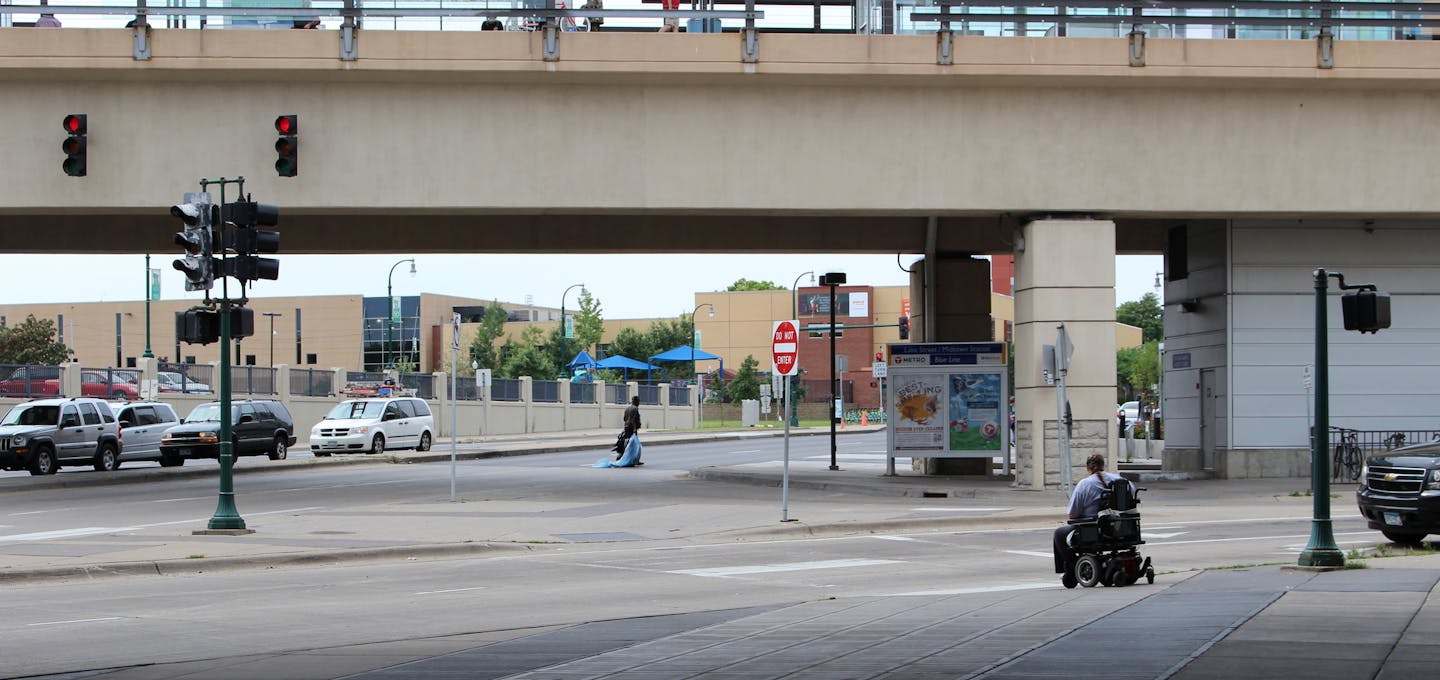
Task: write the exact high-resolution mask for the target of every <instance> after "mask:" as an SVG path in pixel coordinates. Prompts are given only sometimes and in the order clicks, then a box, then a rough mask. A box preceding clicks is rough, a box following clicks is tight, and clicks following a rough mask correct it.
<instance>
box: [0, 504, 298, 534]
mask: <svg viewBox="0 0 1440 680" xmlns="http://www.w3.org/2000/svg"><path fill="white" fill-rule="evenodd" d="M322 509H324V506H320V505H317V506H313V507H309V508H291V509H289V510H270V511H267V512H250V513H246V515H247V516H249V517H260V516H263V515H283V514H289V513H296V512H305V511H308V510H322ZM208 519H209V518H207V517H201V518H191V519H177V520H174V521H170V522H156V523H154V524H137V525H135V526H129V527H81V528H78V529H58V530H56V531H38V532H34V533H29V534H12V535H10V536H0V543H3V542H28V541H50V540H54V539H57V538H78V537H81V536H98V535H101V534H118V533H121V532H126V531H139V530H140V529H153V528H155V527H166V526H174V525H177V524H199V523H202V522H205V521H208Z"/></svg>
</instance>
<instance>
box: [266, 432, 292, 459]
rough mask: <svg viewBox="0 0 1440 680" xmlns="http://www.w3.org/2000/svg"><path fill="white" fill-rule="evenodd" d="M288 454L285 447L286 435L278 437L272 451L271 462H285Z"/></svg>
mask: <svg viewBox="0 0 1440 680" xmlns="http://www.w3.org/2000/svg"><path fill="white" fill-rule="evenodd" d="M288 453H289V451H288V449H287V447H286V446H285V435H283V434H282V435H280V436H278V437H276V438H275V446H273V447H271V449H270V460H285V456H286V455H287V454H288Z"/></svg>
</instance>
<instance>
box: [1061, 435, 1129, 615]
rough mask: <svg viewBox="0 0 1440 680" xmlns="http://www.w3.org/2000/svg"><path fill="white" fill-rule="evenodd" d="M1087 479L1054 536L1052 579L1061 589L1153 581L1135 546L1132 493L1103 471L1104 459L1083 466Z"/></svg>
mask: <svg viewBox="0 0 1440 680" xmlns="http://www.w3.org/2000/svg"><path fill="white" fill-rule="evenodd" d="M1085 469H1086V471H1087V472H1089V474H1088V475H1087V476H1086V477H1085V478H1084V479H1082V480H1080V481H1079V482H1078V483H1077V484H1076V485H1075V490H1074V491H1073V492H1072V493H1071V495H1070V511H1069V515H1070V516H1069V521H1068V522H1067V523H1066V524H1065V525H1064V526H1062V527H1059V528H1057V529H1056V530H1055V537H1054V551H1055V573H1057V574H1061V575H1062V576H1061V582H1062V583H1063V584H1064V585H1065V587H1066V588H1074V587H1075V586H1076V585H1077V583H1078V584H1080V585H1084V586H1085V587H1087V588H1088V587H1090V586H1093V585H1095V584H1096V583H1104V584H1105V585H1128V584H1130V583H1134V582H1135V581H1136V580H1137V579H1139V577H1140V576H1141V575H1142V574H1143V575H1145V576H1146V577H1147V578H1150V579H1152V582H1153V578H1154V576H1153V574H1154V572H1153V571H1152V570H1151V568H1150V560H1149V558H1146V559H1145V560H1144V562H1143V563H1142V562H1141V561H1140V555H1139V554H1138V553H1137V552H1136V551H1135V546H1137V545H1139V544H1142V543H1144V541H1142V540H1140V516H1139V513H1138V512H1137V511H1135V505H1136V504H1137V503H1138V502H1139V501H1138V499H1137V494H1136V491H1137V489H1136V488H1135V486H1134V485H1133V484H1131V483H1130V481H1129V480H1127V479H1125V478H1123V477H1121V476H1120V475H1116V474H1113V473H1109V472H1106V471H1105V457H1104V456H1102V455H1100V454H1098V453H1097V454H1094V455H1091V456H1090V457H1089V458H1087V459H1086V460H1085Z"/></svg>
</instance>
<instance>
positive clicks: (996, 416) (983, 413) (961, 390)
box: [948, 372, 1008, 452]
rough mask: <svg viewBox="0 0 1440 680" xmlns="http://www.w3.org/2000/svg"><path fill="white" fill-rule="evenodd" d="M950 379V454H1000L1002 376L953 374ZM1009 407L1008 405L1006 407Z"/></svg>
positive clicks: (976, 373)
mask: <svg viewBox="0 0 1440 680" xmlns="http://www.w3.org/2000/svg"><path fill="white" fill-rule="evenodd" d="M948 377H949V378H950V395H949V396H950V438H949V442H948V443H949V449H950V450H951V451H997V452H998V451H999V450H1000V442H1001V441H1002V440H1003V439H1004V436H1003V435H1004V433H1005V428H1004V427H1003V424H1004V423H1003V422H1002V421H1001V420H1000V418H1001V417H1002V412H1001V404H1002V402H1003V401H1006V400H1005V397H1004V391H1003V383H1002V382H1001V374H1000V373H999V372H993V373H979V372H970V373H954V374H951V375H950V376H948ZM1006 406H1007V407H1008V404H1007V405H1006Z"/></svg>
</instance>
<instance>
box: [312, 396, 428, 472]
mask: <svg viewBox="0 0 1440 680" xmlns="http://www.w3.org/2000/svg"><path fill="white" fill-rule="evenodd" d="M434 429H435V418H434V416H432V415H431V414H430V407H429V405H427V404H426V403H425V400H423V399H416V398H413V397H378V398H373V399H350V400H347V401H342V402H340V403H339V404H337V405H336V406H335V408H332V409H330V412H329V413H327V414H325V417H324V418H322V419H321V420H320V422H319V423H317V424H316V425H315V427H312V428H310V451H311V452H312V453H314V454H315V455H317V456H320V457H322V458H323V457H325V456H328V455H330V454H332V453H358V452H361V451H364V452H366V453H380V452H382V451H384V450H385V449H415V450H416V451H429V450H430V443H431V442H432V441H433V439H434V435H433V434H431V433H432V432H433V431H434Z"/></svg>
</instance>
